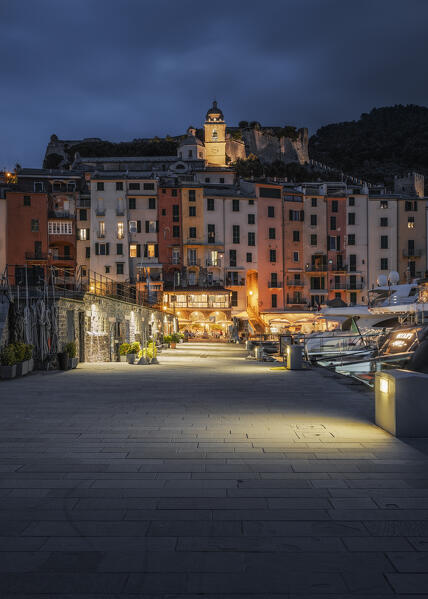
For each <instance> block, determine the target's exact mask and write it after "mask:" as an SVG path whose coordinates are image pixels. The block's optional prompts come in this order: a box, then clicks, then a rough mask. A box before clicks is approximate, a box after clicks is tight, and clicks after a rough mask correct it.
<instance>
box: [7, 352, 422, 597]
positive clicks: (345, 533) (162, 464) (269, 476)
mask: <svg viewBox="0 0 428 599" xmlns="http://www.w3.org/2000/svg"><path fill="white" fill-rule="evenodd" d="M243 357H244V352H242V349H240V348H237V347H236V346H232V345H220V344H219V345H213V344H206V345H204V344H183V345H181V346H180V347H179V348H178V349H177V350H175V351H174V350H169V351H168V352H163V353H162V355H161V356H160V358H159V359H160V362H161V363H160V364H159V365H157V366H154V365H153V366H141V367H138V366H130V365H128V364H97V365H90V364H86V365H81V366H80V367H79V368H78V370H75V371H70V372H63V373H43V374H36V375H32V376H29V377H27V378H25V379H20V380H15V381H9V382H1V383H0V429H1V430H0V472H1V481H0V527H1V528H0V572H1V574H0V597H1V599H5V598H9V597H11V598H12V597H13V598H14V599H16V598H17V597H22V598H23V597H25V598H26V599H28V598H33V597H34V598H36V597H37V598H40V599H42V598H43V599H54V598H55V599H56V598H69V599H71V598H72V597H73V598H80V599H90V598H97V599H107V598H109V599H113V598H121V597H128V596H129V597H134V598H137V597H139V598H145V599H160V598H167V597H168V598H173V597H174V598H182V599H184V598H186V599H197V598H200V597H208V598H210V599H220V598H222V599H232V598H235V599H238V598H241V599H243V598H247V597H249V598H251V599H267V598H274V597H275V598H295V599H305V598H309V597H311V598H312V599H316V598H319V599H328V598H333V597H334V598H336V599H337V598H341V599H346V598H351V597H352V598H353V599H355V598H360V599H362V598H363V597H370V598H371V599H379V598H381V597H382V598H384V597H387V596H395V597H401V598H410V597H415V596H418V595H419V596H420V597H428V470H427V446H428V443H427V442H425V441H420V442H417V443H412V444H410V443H407V442H404V441H399V440H396V439H394V438H393V437H391V436H390V435H388V434H387V433H385V432H384V431H382V430H380V429H378V428H377V427H375V426H374V425H373V396H372V394H371V393H370V392H369V391H366V390H365V389H364V388H362V387H360V386H358V385H353V384H352V383H350V382H346V381H345V382H342V381H337V380H336V379H335V378H334V377H333V376H332V375H331V374H329V373H325V372H323V371H320V370H307V371H300V372H284V371H275V370H270V365H269V364H256V363H254V362H250V361H246V360H244V359H243Z"/></svg>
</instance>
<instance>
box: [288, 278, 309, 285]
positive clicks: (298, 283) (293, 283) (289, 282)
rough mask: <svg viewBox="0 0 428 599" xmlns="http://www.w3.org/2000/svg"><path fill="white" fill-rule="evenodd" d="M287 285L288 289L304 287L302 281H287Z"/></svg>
mask: <svg viewBox="0 0 428 599" xmlns="http://www.w3.org/2000/svg"><path fill="white" fill-rule="evenodd" d="M287 285H288V286H289V287H304V285H305V283H304V281H302V279H287Z"/></svg>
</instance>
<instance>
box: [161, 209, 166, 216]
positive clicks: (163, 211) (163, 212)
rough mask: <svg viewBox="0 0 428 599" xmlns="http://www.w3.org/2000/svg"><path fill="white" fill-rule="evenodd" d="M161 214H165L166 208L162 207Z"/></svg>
mask: <svg viewBox="0 0 428 599" xmlns="http://www.w3.org/2000/svg"><path fill="white" fill-rule="evenodd" d="M161 214H162V216H166V208H162V211H161Z"/></svg>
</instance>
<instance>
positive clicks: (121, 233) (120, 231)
mask: <svg viewBox="0 0 428 599" xmlns="http://www.w3.org/2000/svg"><path fill="white" fill-rule="evenodd" d="M124 237H125V233H124V226H123V223H122V222H121V223H117V238H118V239H123V238H124Z"/></svg>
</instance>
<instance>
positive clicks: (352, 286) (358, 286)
mask: <svg viewBox="0 0 428 599" xmlns="http://www.w3.org/2000/svg"><path fill="white" fill-rule="evenodd" d="M346 289H348V290H349V291H357V290H358V289H364V285H363V283H346Z"/></svg>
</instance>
